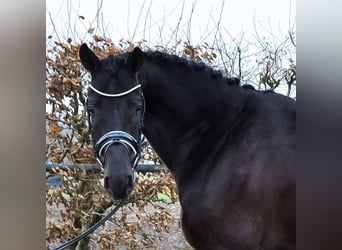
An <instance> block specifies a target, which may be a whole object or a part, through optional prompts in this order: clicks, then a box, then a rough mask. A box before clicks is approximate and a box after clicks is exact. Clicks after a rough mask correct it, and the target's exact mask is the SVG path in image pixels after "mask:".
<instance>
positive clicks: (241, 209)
mask: <svg viewBox="0 0 342 250" xmlns="http://www.w3.org/2000/svg"><path fill="white" fill-rule="evenodd" d="M80 58H81V62H82V64H83V66H84V67H85V68H86V69H87V70H88V71H89V72H90V73H91V76H92V81H91V85H90V87H89V92H88V104H87V109H88V117H89V122H90V125H91V134H92V137H93V140H94V143H95V144H94V151H95V154H96V158H97V159H98V161H99V163H100V164H101V165H102V166H103V168H104V175H105V187H106V189H107V191H108V192H109V193H110V194H112V195H113V197H114V198H120V199H121V198H125V197H127V196H128V195H129V193H130V192H131V190H132V187H133V184H134V168H135V165H136V162H137V158H138V157H139V151H140V138H141V133H142V132H143V133H144V135H145V136H146V138H147V139H148V140H149V142H150V143H151V145H152V146H153V147H154V149H155V150H156V152H157V153H158V155H159V156H160V158H161V159H162V160H163V162H164V163H165V164H166V166H167V167H168V168H169V169H170V171H171V172H172V174H173V175H174V177H175V180H176V184H177V188H178V190H179V198H180V203H181V207H182V229H183V232H184V235H185V237H186V239H187V240H188V242H189V243H190V244H191V245H192V246H193V247H194V248H196V249H241V250H243V249H246V250H247V249H255V250H256V249H258V250H260V249H263V250H267V249H272V250H286V249H288V250H290V249H291V250H292V249H295V244H296V230H295V229H296V228H295V226H296V217H295V198H296V195H295V190H296V188H295V147H296V107H295V106H296V103H295V101H294V100H293V99H291V98H288V97H286V96H283V95H280V94H276V93H274V92H271V91H257V90H254V89H253V88H250V87H243V86H240V85H239V81H238V80H237V79H236V78H226V77H223V76H222V74H221V73H220V72H218V71H215V70H213V69H211V68H210V67H208V66H206V65H204V64H203V63H195V62H192V61H188V60H186V59H183V58H181V57H178V56H173V55H168V54H166V53H161V52H157V51H154V52H153V51H152V52H151V51H149V52H145V53H144V52H142V51H141V50H140V49H139V48H135V49H134V50H133V51H132V52H129V53H124V54H121V55H118V56H114V55H110V56H108V57H106V58H105V59H103V60H100V59H99V58H98V57H97V56H96V55H95V54H94V53H93V52H92V51H91V50H90V49H89V48H88V47H87V45H86V44H83V45H82V46H81V48H80ZM144 111H145V113H144ZM143 123H144V126H143Z"/></svg>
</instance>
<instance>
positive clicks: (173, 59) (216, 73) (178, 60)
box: [145, 51, 240, 86]
mask: <svg viewBox="0 0 342 250" xmlns="http://www.w3.org/2000/svg"><path fill="white" fill-rule="evenodd" d="M145 56H146V57H147V58H150V59H156V60H161V61H163V62H167V63H170V64H173V65H181V66H186V67H188V68H189V70H191V69H192V70H194V71H195V72H203V73H206V74H209V75H210V76H211V78H212V79H213V80H225V81H226V83H227V84H228V85H235V86H239V85H240V79H238V78H236V77H224V76H223V75H222V72H221V71H220V70H215V69H213V68H212V67H210V66H208V65H206V64H205V63H203V62H195V61H192V60H188V59H186V58H184V57H181V56H177V55H172V54H167V53H164V52H161V51H147V52H145Z"/></svg>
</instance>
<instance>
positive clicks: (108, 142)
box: [88, 84, 145, 183]
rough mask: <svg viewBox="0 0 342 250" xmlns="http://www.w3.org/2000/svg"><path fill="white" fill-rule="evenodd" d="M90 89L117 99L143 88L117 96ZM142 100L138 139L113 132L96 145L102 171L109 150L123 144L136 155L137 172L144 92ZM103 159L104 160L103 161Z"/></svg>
mask: <svg viewBox="0 0 342 250" xmlns="http://www.w3.org/2000/svg"><path fill="white" fill-rule="evenodd" d="M89 88H90V89H92V90H93V91H94V92H96V93H97V94H99V95H102V96H105V97H111V98H116V97H121V96H125V95H127V94H129V93H131V92H133V91H134V90H136V89H138V88H141V84H138V85H136V86H134V87H133V88H131V89H129V90H127V91H124V92H121V93H117V94H108V93H104V92H101V91H100V90H98V89H96V88H95V87H94V86H93V85H89ZM141 99H142V106H143V108H142V112H141V119H140V124H139V135H138V138H137V139H136V138H134V137H133V136H132V135H130V134H129V133H127V132H125V131H121V130H113V131H109V132H107V133H106V134H104V135H103V136H101V137H100V138H99V139H98V140H97V142H96V143H95V145H94V153H95V157H96V161H97V162H98V163H99V164H100V166H101V167H102V169H104V164H105V159H106V153H107V152H108V149H109V148H110V147H111V146H112V145H114V144H121V145H122V146H124V148H125V149H127V151H128V152H129V153H133V154H134V160H133V164H132V170H133V171H135V169H136V167H137V165H138V160H139V158H140V153H141V138H142V127H143V119H144V111H145V100H144V95H143V93H142V92H141ZM88 117H89V116H88ZM101 159H103V161H102V160H101ZM134 177H135V175H134ZM133 183H134V182H133Z"/></svg>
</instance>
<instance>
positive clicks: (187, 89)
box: [139, 58, 243, 177]
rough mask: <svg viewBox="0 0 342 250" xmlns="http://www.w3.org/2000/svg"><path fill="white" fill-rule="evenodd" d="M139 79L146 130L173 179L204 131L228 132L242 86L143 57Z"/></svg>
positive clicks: (238, 110)
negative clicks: (237, 93)
mask: <svg viewBox="0 0 342 250" xmlns="http://www.w3.org/2000/svg"><path fill="white" fill-rule="evenodd" d="M183 66H184V65H183ZM139 80H140V82H141V84H142V89H143V92H144V96H145V100H146V111H145V119H144V129H143V132H144V134H145V135H146V137H147V139H148V140H149V142H150V143H151V145H152V146H153V147H154V149H155V150H156V152H157V153H158V155H159V156H160V157H161V159H162V160H163V161H164V163H165V164H166V165H167V166H168V168H169V169H170V170H171V172H172V173H173V174H174V175H175V177H177V171H178V169H177V168H179V167H181V166H183V165H184V164H186V160H187V159H188V156H189V154H190V153H191V152H192V151H193V149H194V147H199V146H200V145H201V140H202V139H203V138H201V135H208V136H209V134H210V130H211V129H213V128H214V127H215V128H216V129H220V128H217V127H220V126H221V127H222V128H221V129H222V130H224V128H225V127H226V126H228V125H229V124H227V123H229V122H230V120H231V121H233V120H234V119H233V117H234V116H235V115H236V114H237V113H238V112H240V111H241V109H242V107H243V104H242V103H243V102H242V100H241V99H239V98H237V96H240V95H235V93H236V91H239V90H240V88H239V87H237V86H228V83H227V79H225V78H222V77H221V78H219V79H216V80H215V79H213V76H211V75H210V74H208V73H207V74H206V73H205V72H194V69H193V68H191V67H187V66H184V67H180V65H171V64H170V63H168V62H165V61H160V60H156V59H154V60H152V59H149V58H145V63H144V66H143V68H142V71H141V72H140V74H139ZM229 116H231V119H229ZM222 117H225V122H223V123H222V121H221V118H222Z"/></svg>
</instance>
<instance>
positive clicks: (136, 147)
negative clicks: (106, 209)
mask: <svg viewBox="0 0 342 250" xmlns="http://www.w3.org/2000/svg"><path fill="white" fill-rule="evenodd" d="M140 87H141V84H138V85H136V86H134V87H133V88H131V89H129V90H127V91H124V92H121V93H118V94H108V93H104V92H101V91H100V90H98V89H96V88H95V87H94V86H93V85H89V88H90V89H92V90H93V91H94V92H96V93H97V94H99V95H102V96H105V97H113V98H115V97H121V96H124V95H127V94H129V93H131V92H133V91H134V90H136V89H138V88H140ZM141 99H142V105H143V110H142V114H141V121H140V125H139V137H138V139H135V138H134V137H133V136H132V135H130V134H129V133H127V132H125V131H121V130H114V131H109V132H107V133H106V134H104V135H103V136H101V137H100V139H98V140H97V142H96V143H95V145H94V153H95V157H96V161H97V162H98V163H99V164H100V166H101V168H102V169H103V168H104V162H102V161H101V158H103V159H104V160H105V158H106V153H107V151H108V149H109V148H110V146H112V145H113V144H115V143H119V144H121V145H123V146H124V147H125V148H126V149H127V150H128V152H130V151H132V152H133V153H134V161H133V165H132V170H133V172H134V173H135V170H136V167H137V165H138V160H139V158H140V153H141V138H142V126H143V118H144V112H145V100H144V95H143V93H141ZM133 178H134V179H133V183H135V178H136V177H135V174H133ZM124 202H125V200H121V201H120V203H119V204H118V205H117V206H116V207H115V208H114V209H113V210H112V211H110V213H109V214H107V215H106V216H105V217H103V218H102V219H101V220H99V221H98V222H96V223H95V224H94V225H92V226H91V227H90V228H88V229H87V230H86V231H84V232H83V233H81V234H80V235H78V236H77V237H75V238H73V239H71V240H69V241H67V242H66V243H64V244H62V245H60V246H59V247H57V248H55V249H54V250H62V249H65V248H67V247H69V246H71V245H73V244H75V243H76V242H78V241H80V240H82V239H84V238H85V237H86V236H88V235H89V234H90V233H92V232H94V231H95V230H96V229H97V228H98V227H99V226H101V225H103V224H104V223H105V222H106V221H107V220H108V219H109V218H110V217H112V216H113V215H114V214H115V213H116V212H117V211H118V210H119V209H120V208H121V207H122V206H123V205H124Z"/></svg>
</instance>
